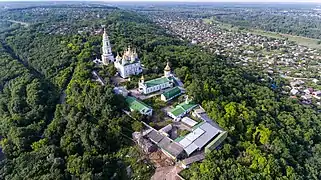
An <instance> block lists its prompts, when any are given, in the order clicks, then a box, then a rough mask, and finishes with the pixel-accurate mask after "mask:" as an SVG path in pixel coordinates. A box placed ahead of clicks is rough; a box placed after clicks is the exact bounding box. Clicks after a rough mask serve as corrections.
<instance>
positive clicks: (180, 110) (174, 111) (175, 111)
mask: <svg viewBox="0 0 321 180" xmlns="http://www.w3.org/2000/svg"><path fill="white" fill-rule="evenodd" d="M184 112H185V111H184V109H183V108H181V107H178V106H176V107H175V108H174V109H172V110H171V113H172V114H173V115H174V116H176V117H177V116H179V115H180V114H183V113H184Z"/></svg>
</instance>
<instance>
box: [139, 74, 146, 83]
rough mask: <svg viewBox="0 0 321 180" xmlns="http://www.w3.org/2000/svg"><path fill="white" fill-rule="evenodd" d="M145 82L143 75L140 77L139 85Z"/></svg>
mask: <svg viewBox="0 0 321 180" xmlns="http://www.w3.org/2000/svg"><path fill="white" fill-rule="evenodd" d="M144 82H145V78H144V75H142V77H141V78H140V83H144Z"/></svg>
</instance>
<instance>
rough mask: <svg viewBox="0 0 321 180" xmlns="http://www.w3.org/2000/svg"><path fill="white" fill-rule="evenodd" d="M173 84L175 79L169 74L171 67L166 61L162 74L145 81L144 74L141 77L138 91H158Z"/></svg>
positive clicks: (147, 92) (148, 92)
mask: <svg viewBox="0 0 321 180" xmlns="http://www.w3.org/2000/svg"><path fill="white" fill-rule="evenodd" d="M174 85H175V79H174V77H173V76H172V74H171V68H170V67H169V64H168V63H167V65H166V67H165V69H164V76H163V77H160V78H156V79H152V80H150V81H146V82H145V79H144V76H142V77H141V79H140V81H139V83H138V91H139V92H140V93H143V94H150V93H153V92H156V91H160V90H163V89H166V88H170V87H173V86H174Z"/></svg>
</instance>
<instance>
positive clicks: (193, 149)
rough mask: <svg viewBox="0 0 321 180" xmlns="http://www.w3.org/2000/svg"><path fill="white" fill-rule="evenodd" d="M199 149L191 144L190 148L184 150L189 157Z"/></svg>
mask: <svg viewBox="0 0 321 180" xmlns="http://www.w3.org/2000/svg"><path fill="white" fill-rule="evenodd" d="M197 148H198V146H197V145H196V144H194V143H191V144H190V145H189V146H187V147H186V148H184V150H185V152H186V154H187V155H188V156H189V155H191V154H192V153H193V152H194V151H195V150H196V149H197Z"/></svg>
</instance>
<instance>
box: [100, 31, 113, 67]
mask: <svg viewBox="0 0 321 180" xmlns="http://www.w3.org/2000/svg"><path fill="white" fill-rule="evenodd" d="M102 51H103V54H102V55H101V60H102V62H103V64H104V65H108V64H109V63H112V62H114V55H113V53H112V52H111V45H110V42H109V38H108V35H107V33H106V30H105V29H104V35H103V47H102Z"/></svg>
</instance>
